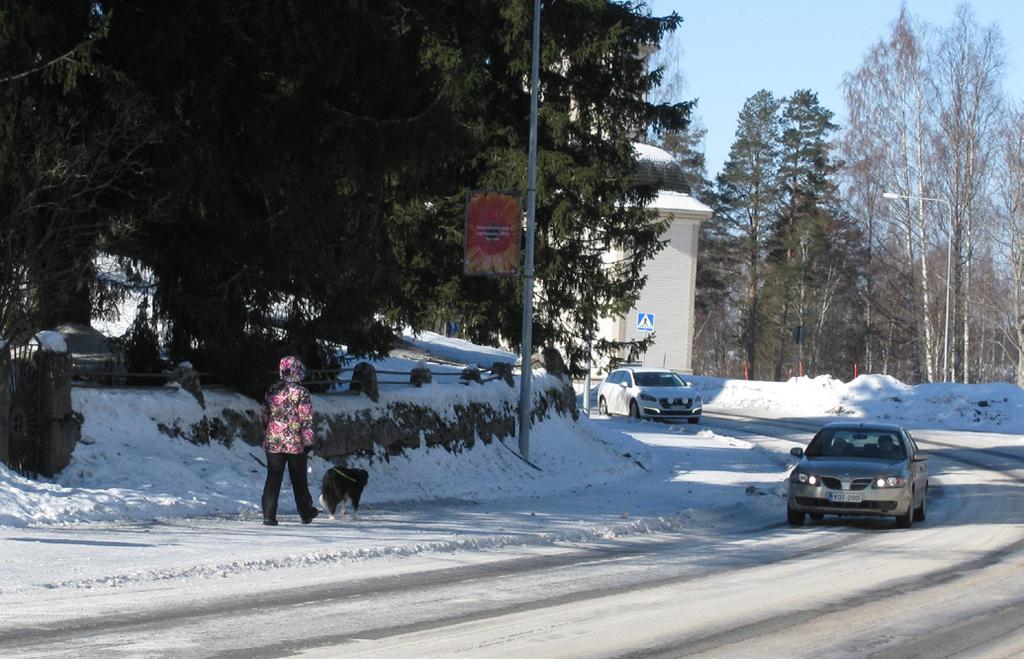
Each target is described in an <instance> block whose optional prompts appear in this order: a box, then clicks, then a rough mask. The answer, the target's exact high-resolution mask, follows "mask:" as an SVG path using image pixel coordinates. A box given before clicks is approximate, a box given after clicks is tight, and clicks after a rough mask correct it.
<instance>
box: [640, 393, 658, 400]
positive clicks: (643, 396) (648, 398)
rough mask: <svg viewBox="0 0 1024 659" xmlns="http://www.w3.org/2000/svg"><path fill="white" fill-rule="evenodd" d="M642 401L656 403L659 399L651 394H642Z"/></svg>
mask: <svg viewBox="0 0 1024 659" xmlns="http://www.w3.org/2000/svg"><path fill="white" fill-rule="evenodd" d="M640 400H650V401H655V400H658V399H657V398H655V397H654V396H652V395H650V394H644V393H641V394H640Z"/></svg>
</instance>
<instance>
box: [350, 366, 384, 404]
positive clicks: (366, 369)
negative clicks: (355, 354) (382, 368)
mask: <svg viewBox="0 0 1024 659" xmlns="http://www.w3.org/2000/svg"><path fill="white" fill-rule="evenodd" d="M348 390H349V391H361V392H363V393H364V394H366V395H367V397H369V399H370V400H372V401H373V402H375V403H376V402H377V401H378V400H380V389H379V388H378V387H377V369H375V368H374V367H373V364H371V363H370V362H359V363H358V364H356V365H355V368H353V369H352V382H350V383H349V385H348Z"/></svg>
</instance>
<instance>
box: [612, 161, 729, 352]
mask: <svg viewBox="0 0 1024 659" xmlns="http://www.w3.org/2000/svg"><path fill="white" fill-rule="evenodd" d="M634 147H635V148H636V150H637V155H638V159H639V171H638V179H639V180H640V181H641V182H643V183H646V184H651V185H655V186H656V187H657V188H658V189H659V190H660V192H659V193H658V196H657V198H656V199H655V200H654V201H653V202H652V203H651V205H650V208H651V209H652V210H654V211H656V212H657V213H658V217H659V218H661V219H663V220H667V221H669V223H670V224H669V228H668V229H667V231H666V232H665V234H664V235H663V239H665V240H667V241H668V243H667V244H666V245H665V248H664V249H663V250H662V251H661V252H659V253H658V254H657V255H656V256H655V257H654V258H653V259H651V260H650V261H648V262H647V263H646V264H645V265H644V273H645V274H646V275H647V283H646V284H645V286H644V289H643V291H642V292H641V293H640V299H639V300H638V301H637V303H636V306H635V307H634V308H633V309H630V310H629V313H628V314H627V315H626V317H625V318H609V319H605V320H603V321H601V324H600V332H601V336H602V338H605V339H609V340H616V341H632V340H637V339H643V338H645V337H646V336H648V335H650V334H651V333H652V332H653V333H654V342H653V344H652V345H651V346H650V348H648V350H647V352H646V353H645V354H644V355H643V357H642V359H641V360H642V363H643V365H644V366H659V367H665V368H671V369H675V370H678V371H684V372H692V368H693V367H692V363H693V334H694V317H693V312H694V301H695V297H696V290H695V289H696V282H697V247H698V238H699V236H700V223H701V222H703V221H704V220H707V219H708V218H710V217H711V214H712V211H711V209H710V208H709V207H707V206H705V205H704V204H702V203H701V202H699V201H697V200H696V199H694V198H693V197H691V196H690V194H689V193H690V186H689V184H687V182H686V179H685V177H684V176H683V172H682V168H681V167H680V166H679V164H678V163H677V162H676V161H675V160H674V159H673V158H672V156H671V155H670V154H669V153H668V152H666V151H664V150H662V149H659V148H657V147H653V146H649V145H646V144H634ZM622 256H623V255H622V254H621V253H618V254H615V253H612V254H608V255H607V259H608V261H614V260H618V259H621V258H622ZM622 356H623V357H625V354H624V353H623V355H622Z"/></svg>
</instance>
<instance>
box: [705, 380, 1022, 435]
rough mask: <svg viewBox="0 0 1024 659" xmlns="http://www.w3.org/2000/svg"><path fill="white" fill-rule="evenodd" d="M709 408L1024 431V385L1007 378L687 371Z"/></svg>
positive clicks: (929, 426)
mask: <svg viewBox="0 0 1024 659" xmlns="http://www.w3.org/2000/svg"><path fill="white" fill-rule="evenodd" d="M686 377H687V379H688V380H692V381H693V383H694V386H695V387H696V388H697V389H698V390H699V391H700V392H701V395H702V396H703V397H704V402H705V405H707V406H708V408H709V411H713V410H715V409H720V410H728V409H745V408H746V409H760V410H770V411H772V412H773V413H776V414H785V415H788V416H827V415H842V416H851V417H858V418H865V419H877V420H888V421H892V422H895V423H901V424H904V425H907V426H911V427H919V428H936V427H942V428H949V429H959V430H995V431H998V430H1004V431H1006V430H1009V431H1024V390H1022V389H1021V388H1020V387H1017V386H1016V385H1012V384H1007V383H993V384H968V385H964V384H957V383H935V384H922V385H917V386H911V385H907V384H904V383H902V382H900V381H899V380H897V379H895V378H893V377H890V376H888V375H861V376H859V377H857V378H856V379H854V380H852V381H850V382H843V381H841V380H837V379H835V378H833V377H831V376H829V375H821V376H818V377H816V378H807V377H799V378H792V379H790V380H789V381H788V382H761V381H750V380H728V379H724V378H711V377H702V376H690V375H687V376H686Z"/></svg>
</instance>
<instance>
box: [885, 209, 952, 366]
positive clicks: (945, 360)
mask: <svg viewBox="0 0 1024 659" xmlns="http://www.w3.org/2000/svg"><path fill="white" fill-rule="evenodd" d="M882 196H883V197H885V198H886V199H911V200H920V201H937V202H938V203H940V204H945V205H946V213H947V217H948V218H949V220H948V224H947V225H946V311H945V320H944V321H943V322H944V324H945V329H944V330H943V332H942V381H943V382H948V381H949V366H948V365H949V289H950V288H952V282H951V281H950V279H949V278H950V276H951V275H952V267H951V266H952V264H953V204H951V203H949V201H947V200H945V199H942V198H940V197H918V196H917V195H905V194H896V193H895V192H883V193H882ZM922 258H923V256H922Z"/></svg>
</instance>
